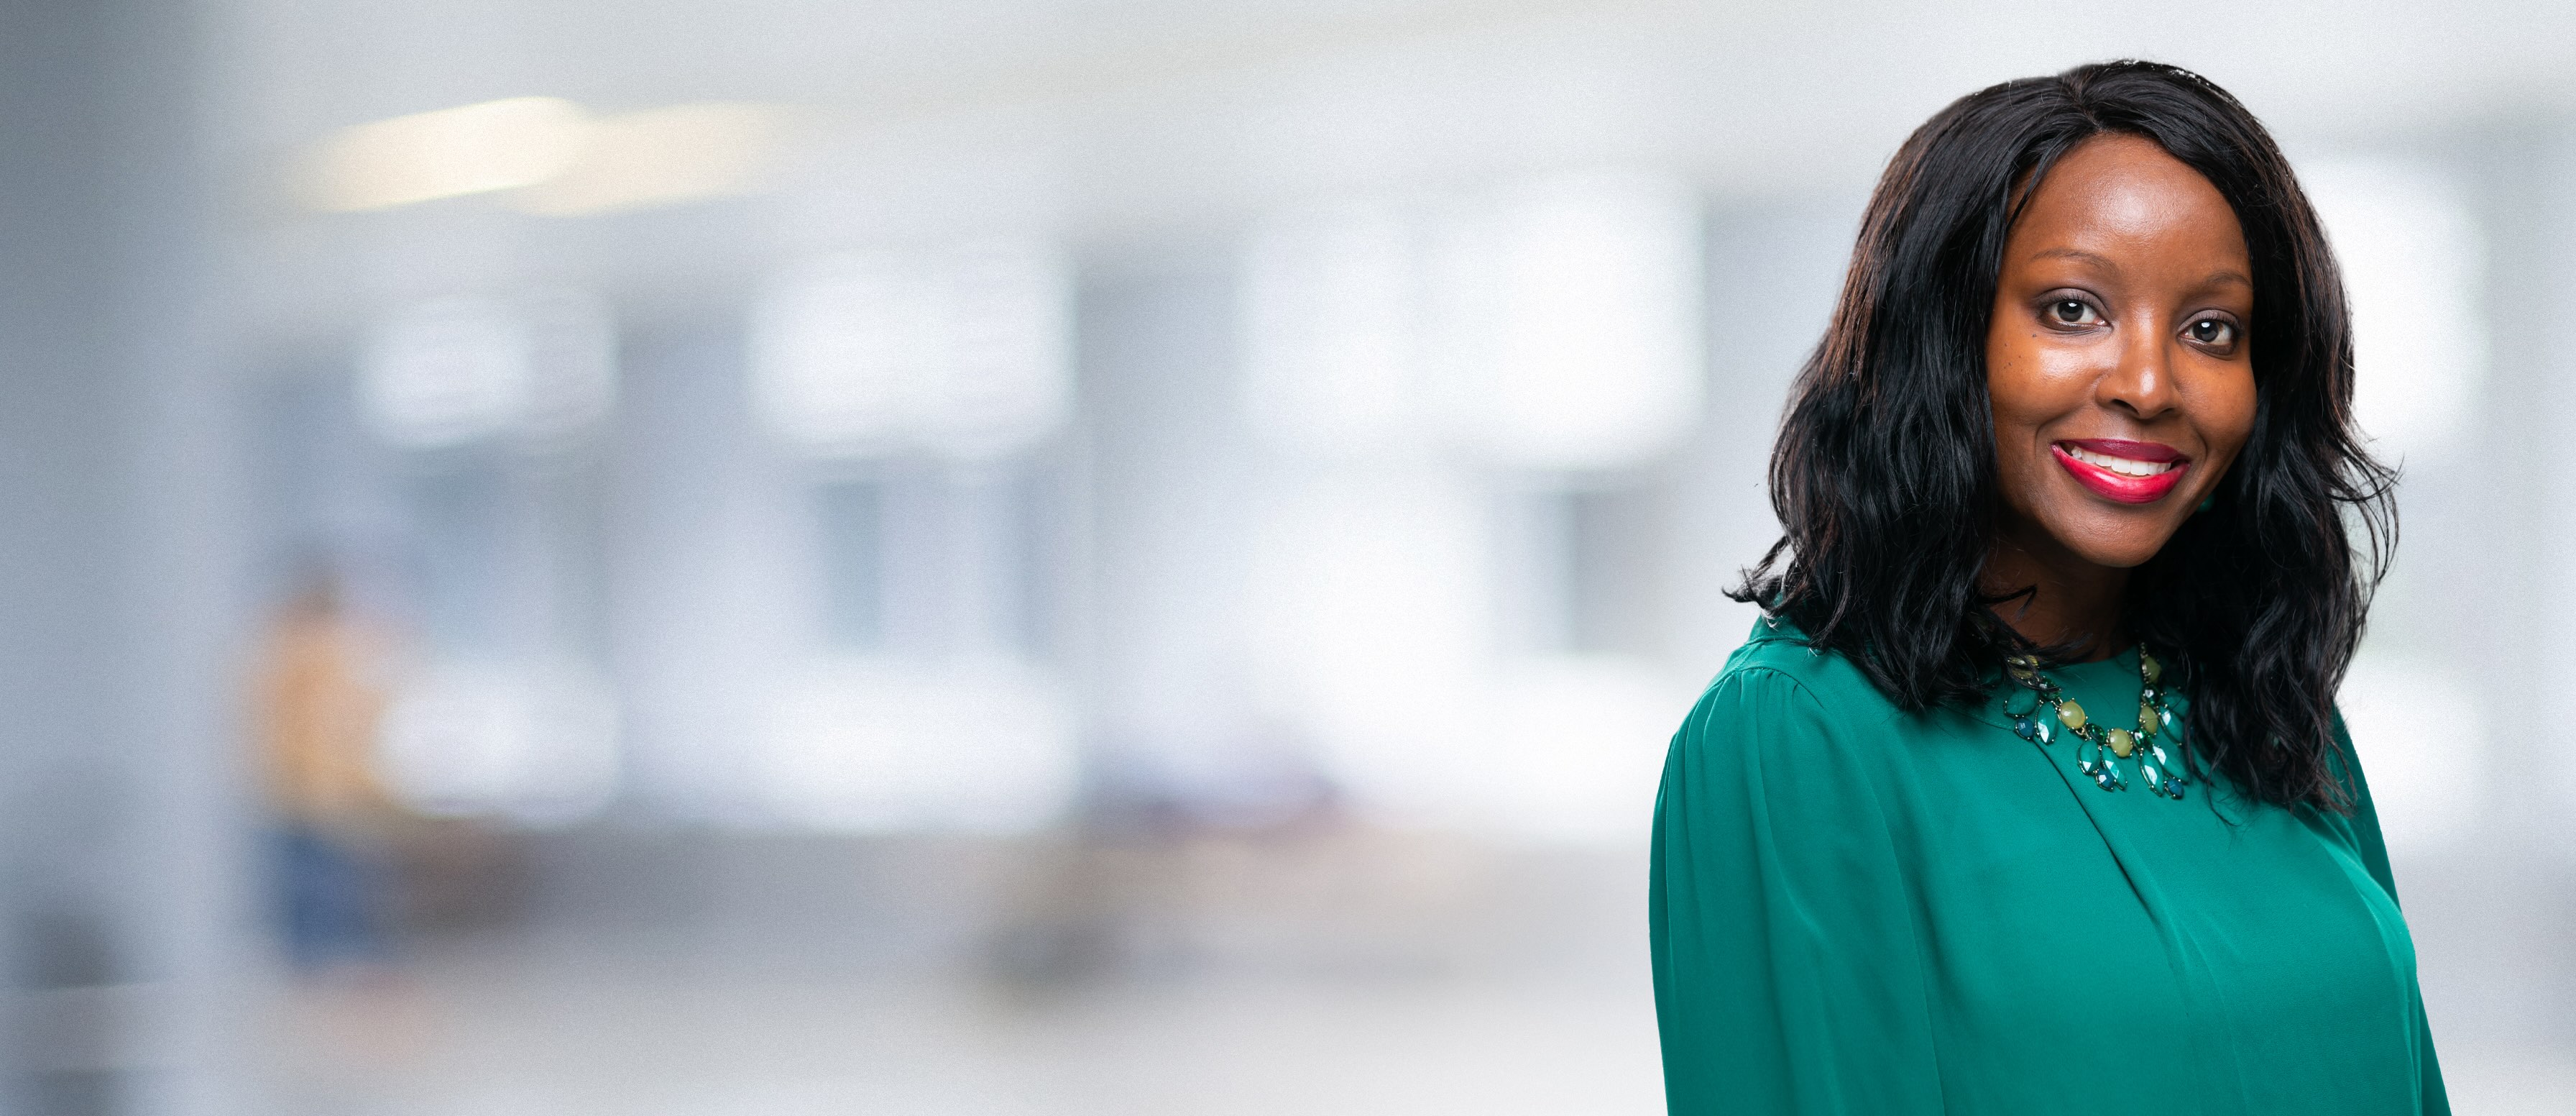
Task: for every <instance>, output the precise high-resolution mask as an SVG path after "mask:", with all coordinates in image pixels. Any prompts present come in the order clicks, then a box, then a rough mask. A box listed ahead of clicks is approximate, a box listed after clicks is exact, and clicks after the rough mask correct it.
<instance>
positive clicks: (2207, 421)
mask: <svg viewBox="0 0 2576 1116" xmlns="http://www.w3.org/2000/svg"><path fill="white" fill-rule="evenodd" d="M2206 399H2207V402H2206V403H2205V404H2204V405H2203V406H2202V407H2200V408H2199V410H2200V412H2201V413H2200V414H2199V415H2198V416H2197V425H2198V426H2199V427H2200V430H2201V437H2202V438H2203V439H2204V440H2206V441H2207V442H2208V443H2209V448H2210V449H2211V450H2213V451H2215V453H2216V456H2218V457H2219V458H2221V459H2223V460H2226V461H2230V462H2232V461H2234V460H2236V454H2237V453H2238V451H2240V450H2243V449H2244V448H2245V440H2246V439H2247V438H2250V437H2252V436H2253V434H2254V410H2255V406H2256V401H2257V396H2256V394H2255V390H2254V376H2253V374H2252V373H2251V372H2247V373H2243V374H2240V375H2237V376H2231V377H2229V378H2227V379H2226V380H2224V381H2221V382H2220V383H2218V384H2216V385H2213V390H2212V391H2210V392H2209V393H2208V394H2207V396H2206Z"/></svg>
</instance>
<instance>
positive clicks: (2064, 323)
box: [1986, 135, 2254, 569]
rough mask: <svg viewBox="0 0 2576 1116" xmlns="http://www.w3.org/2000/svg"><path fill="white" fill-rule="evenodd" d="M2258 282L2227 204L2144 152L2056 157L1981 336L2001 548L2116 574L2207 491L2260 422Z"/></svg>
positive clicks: (2018, 234)
mask: <svg viewBox="0 0 2576 1116" xmlns="http://www.w3.org/2000/svg"><path fill="white" fill-rule="evenodd" d="M2253 274H2254V272H2253V268H2252V266H2251V264H2250V263H2249V262H2248V261H2247V259H2246V252H2245V235H2244V233H2243V232H2242V231H2241V230H2240V229H2239V228H2238V227H2237V224H2236V214H2235V211H2234V210H2232V209H2230V208H2229V207H2228V204H2227V199H2226V198H2224V197H2221V196H2220V195H2219V193H2218V189H2217V188H2216V187H2214V186H2211V185H2210V184H2209V180H2207V179H2205V178H2202V177H2201V176H2200V173H2199V172H2198V171H2194V170H2192V169H2191V168H2190V167H2187V166H2185V165H2183V164H2182V163H2181V162H2180V161H2178V160H2176V159H2175V158H2174V157H2173V156H2171V155H2168V154H2166V153H2165V151H2164V149H2163V148H2161V147H2158V146H2156V145H2155V143H2154V142H2152V141H2150V140H2146V139H2142V138H2139V137H2135V136H2126V135H2106V136H2101V137H2098V138H2095V139H2092V140H2088V141H2086V142H2084V143H2083V144H2081V145H2079V146H2078V147H2076V148H2075V149H2074V150H2073V151H2070V152H2068V153H2067V154H2066V155H2065V156H2064V157H2062V158H2060V159H2059V160H2058V162H2057V165H2056V166H2055V167H2054V168H2052V169H2051V170H2050V171H2049V173H2048V176H2047V177H2046V178H2045V179H2042V180H2041V182H2040V186H2039V191H2038V193H2037V194H2036V195H2035V196H2033V197H2032V198H2031V199H2030V200H2029V204H2028V205H2027V206H2026V207H2025V208H2024V209H2023V211H2022V214H2021V217H2020V219H2019V220H2018V221H2017V222H2016V223H2015V224H2014V225H2013V228H2012V232H2011V234H2010V235H2009V236H2008V237H2007V238H2006V241H2005V244H2004V260H2003V272H2002V275H2001V276H2000V279H1999V281H1998V283H1997V284H1996V287H1995V308H1994V319H1993V324H1992V325H1991V326H1989V327H1988V329H1987V331H1986V386H1987V389H1988V391H1989V393H1990V394H1991V396H1992V399H1993V402H1994V419H1995V460H1996V465H1997V467H1998V469H1999V471H2000V476H2001V480H2002V485H2003V498H2004V506H2005V511H2006V516H2005V524H2004V530H2005V534H2006V541H2007V543H2009V544H2011V545H2017V546H2019V547H2021V548H2022V549H2024V550H2026V551H2029V552H2032V554H2033V556H2034V557H2038V556H2041V555H2042V554H2048V555H2054V556H2060V557H2063V556H2072V557H2075V558H2079V559H2082V560H2084V561H2086V562H2090V563H2093V564H2095V565H2099V566H2110V567H2117V568H2124V569H2125V568H2128V567H2131V566H2136V565H2139V564H2140V563H2143V562H2145V561H2146V560H2147V559H2149V558H2152V557H2154V556H2155V554H2156V551H2158V550H2160V549H2163V547H2164V545H2165V540H2166V539H2169V538H2172V537H2173V533H2174V531H2175V530H2176V529H2177V528H2179V527H2181V526H2182V522H2183V520H2184V519H2186V518H2188V517H2190V515H2191V514H2192V511H2193V509H2194V508H2195V507H2197V506H2198V505H2199V504H2200V501H2201V500H2202V499H2203V498H2204V497H2206V496H2208V495H2209V494H2210V493H2212V492H2214V491H2216V490H2217V488H2218V482H2219V479H2220V478H2221V477H2223V476H2225V475H2226V474H2227V467H2228V466H2229V465H2230V464H2231V463H2233V462H2234V461H2235V460H2236V454H2237V451H2238V450H2240V449H2243V448H2244V446H2245V438H2246V436H2247V434H2248V433H2250V432H2251V431H2252V430H2253V427H2254V365H2253V362H2252V359H2251V355H2250V354H2251V352H2252V347H2251V346H2250V345H2249V344H2248V338H2247V332H2248V331H2249V330H2250V329H2252V328H2253V325H2254V321H2253V312H2254V283H2253Z"/></svg>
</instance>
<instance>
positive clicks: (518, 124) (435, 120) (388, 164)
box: [299, 97, 590, 213]
mask: <svg viewBox="0 0 2576 1116" xmlns="http://www.w3.org/2000/svg"><path fill="white" fill-rule="evenodd" d="M589 138H590V121H589V118H588V116H587V115H586V114H585V113H583V112H582V109H581V106H579V105H576V104H574V103H572V102H570V101H567V100H564V99H562V98H560V97H512V98H509V99H507V100H500V101H485V102H483V103H481V104H474V105H464V106H460V107H457V108H451V109H440V110H438V111H436V112H424V113H417V114H414V115H411V116H397V117H395V118H393V119H391V120H380V121H377V122H375V123H373V124H361V125H359V126H357V127H354V128H349V129H346V130H343V131H341V132H340V133H338V134H337V135H334V136H332V137H331V138H330V139H328V140H326V141H324V142H323V143H322V144H321V145H320V146H318V147H317V148H316V149H315V150H314V152H313V153H312V156H311V158H310V160H309V161H308V163H307V165H306V166H305V167H304V168H303V174H302V175H301V176H300V178H301V182H300V183H299V186H300V190H299V193H301V194H302V195H303V199H304V201H305V203H306V204H307V205H309V206H311V207H312V208H314V209H319V210H323V211H326V212H333V213H355V212H363V211H366V210H375V209H391V208H393V207H395V206H401V205H411V204H413V203H416V202H425V201H435V200H437V199H440V198H454V197H463V196H465V195H468V194H486V193H491V192H493V191H496V190H513V189H517V188H520V187H523V186H532V185H535V184H537V183H539V182H544V181H547V180H549V179H552V178H554V177H555V176H557V175H560V174H562V173H564V171H565V170H566V169H567V168H569V167H571V166H572V165H573V162H574V161H575V160H577V159H579V158H580V157H581V155H582V151H583V148H584V146H585V145H586V144H587V143H588V141H589Z"/></svg>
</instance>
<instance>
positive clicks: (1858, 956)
mask: <svg viewBox="0 0 2576 1116" xmlns="http://www.w3.org/2000/svg"><path fill="white" fill-rule="evenodd" d="M2047 673H2048V675H2049V677H2050V678H2051V679H2053V680H2055V681H2056V682H2057V683H2058V684H2059V685H2060V686H2062V687H2064V688H2065V690H2066V691H2067V694H2068V696H2069V697H2072V698H2074V699H2075V700H2077V701H2079V702H2081V703H2082V704H2083V705H2084V707H2085V708H2086V709H2089V710H2130V709H2135V708H2137V705H2138V701H2137V697H2138V686H2139V683H2138V661H2137V655H2136V652H2135V651H2131V652H2129V653H2127V654H2124V655H2120V656H2116V657H2114V658H2111V659H2107V660H2104V661H2101V662H2095V663H2083V664H2078V665H2075V666H2071V667H2061V668H2052V669H2051V670H2049V671H2048V672H2047ZM2003 690H2004V688H2003V687H1997V692H1996V694H1995V697H1994V698H1993V699H1992V700H1990V701H1989V702H1988V704H1987V705H1986V706H1985V707H1984V708H1982V709H1978V710H1965V709H1947V710H1935V711H1931V712H1926V713H1918V714H1908V713H1904V712H1901V711H1899V710H1898V709H1897V708H1896V706H1895V705H1894V704H1893V703H1891V702H1889V701H1888V700H1887V699H1886V698H1884V697H1882V696H1880V694H1879V693H1878V691H1877V689H1876V688H1874V687H1873V686H1871V685H1870V683H1869V680H1868V679H1867V678H1866V677H1865V676H1863V675H1862V674H1861V672H1860V671H1859V669H1858V668H1856V667H1854V666H1853V665H1852V664H1851V663H1850V662H1849V661H1848V660H1846V659H1844V658H1843V657H1842V656H1840V655H1836V654H1825V653H1819V652H1817V651H1814V650H1812V649H1810V648H1808V647H1806V646H1805V645H1804V644H1803V643H1801V642H1800V641H1799V637H1798V633H1797V632H1796V630H1795V629H1794V628H1793V627H1791V626H1790V625H1789V624H1788V623H1787V622H1786V621H1782V622H1779V623H1778V624H1777V625H1776V626H1775V625H1774V624H1773V623H1772V622H1770V621H1767V620H1766V621H1763V622H1761V623H1757V624H1756V625H1755V626H1754V631H1753V636H1752V638H1751V639H1750V640H1749V641H1748V642H1746V643H1745V645H1744V646H1743V647H1742V648H1740V649H1738V650H1737V651H1736V652H1735V654H1734V656H1733V657H1732V658H1730V659H1729V660H1728V661H1727V664H1726V669H1725V670H1724V671H1723V672H1721V673H1720V674H1719V675H1718V676H1717V680H1716V681H1715V682H1714V683H1712V684H1711V685H1710V686H1709V688H1708V691H1707V693H1706V694H1705V695H1704V696H1703V697H1702V698H1701V699H1700V702H1699V705H1698V707H1697V708H1695V709H1693V710H1692V711H1691V715H1690V719H1689V721H1688V722H1686V723H1684V724H1683V726H1682V729H1681V731H1680V732H1679V733H1678V734H1677V735H1675V736H1674V738H1673V744H1672V751H1671V755H1670V757H1669V759H1668V760H1667V761H1666V764H1665V767H1664V783H1663V792H1662V795H1661V796H1660V798H1659V799H1658V801H1657V803H1656V807H1655V837H1654V868H1653V894H1652V898H1651V900H1650V912H1651V918H1652V921H1653V947H1654V964H1655V1007H1656V1014H1657V1017H1658V1020H1659V1022H1660V1024H1661V1027H1662V1032H1663V1053H1664V1082H1665V1092H1666V1096H1667V1098H1668V1100H1669V1103H1670V1106H1671V1111H1672V1112H1674V1113H1676V1114H1685V1113H1687V1114H1699V1113H1801V1114H1806V1113H1850V1114H1854V1116H1914V1114H1918V1113H1935V1112H1958V1113H1975V1114H1979V1116H2014V1114H2022V1113H2030V1114H2040V1113H2047V1114H2052V1116H2053V1114H2062V1113H2086V1114H2095V1116H2100V1114H2112V1113H2142V1114H2143V1113H2155V1114H2159V1116H2167V1114H2177V1113H2195V1114H2202V1116H2239V1114H2242V1116H2257V1114H2259V1116H2281V1114H2289V1113H2321V1114H2322V1113H2334V1114H2336V1116H2366V1114H2376V1113H2448V1112H2449V1111H2450V1105H2449V1103H2448V1101H2446V1100H2445V1099H2444V1096H2443V1092H2442V1076H2441V1070H2440V1069H2439V1068H2438V1067H2437V1066H2436V1064H2435V1062H2434V1059H2433V1040H2432V1036H2431V1033H2430V1032H2429V1031H2428V1030H2427V1029H2426V1026H2425V1022H2424V1007H2423V1000H2422V997H2421V996H2420V995H2419V993H2418V992H2417V990H2416V984H2415V951H2414V946H2413V944H2412V943H2411V942H2410V940H2409V939H2408V937H2407V933H2406V923H2405V920H2404V918H2403V917H2401V916H2400V915H2399V913H2398V910H2397V890H2396V886H2395V884H2394V883H2393V882H2392V881H2391V879H2390V877H2389V872H2388V856H2387V853H2386V851H2385V849H2384V847H2383V846H2382V845H2381V843H2380V837H2379V821H2378V816H2377V815H2376V814H2375V813H2373V812H2372V808H2371V803H2370V792H2369V789H2368V787H2367V786H2366V785H2364V784H2361V782H2360V768H2359V765H2358V764H2357V763H2355V764H2352V765H2351V770H2352V772H2353V779H2354V785H2355V787H2356V789H2358V790H2359V791H2360V793H2359V795H2358V796H2357V798H2358V808H2357V809H2355V810H2354V811H2353V814H2352V816H2351V817H2348V818H2347V817H2340V816H2336V815H2333V814H2326V813H2320V812H2318V811H2314V810H2308V809H2295V810H2293V809H2283V808H2281V807H2277V806H2269V805H2264V804H2261V803H2255V802H2251V801H2249V800H2247V799H2245V798H2243V797H2241V796H2238V795H2235V794H2232V793H2227V792H2225V791H2222V792H2221V793H2219V794H2218V795H2217V796H2216V800H2215V803H2213V801H2212V798H2211V796H2210V791H2211V789H2212V786H2213V784H2212V783H2211V782H2210V781H2209V780H2207V779H2204V780H2202V781H2199V782H2196V783H2194V784H2193V785H2192V786H2191V787H2190V788H2189V790H2188V792H2187V793H2188V797H2187V798H2185V799H2183V800H2182V801H2179V802H2177V801H2171V800H2167V799H2163V798H2159V797H2156V796H2155V795H2153V794H2150V793H2148V792H2147V791H2146V790H2144V789H2143V788H2140V787H2137V786H2135V780H2134V778H2133V779H2132V780H2131V781H2132V788H2131V789H2128V790H2119V791H2104V790H2102V789H2101V788H2099V787H2096V786H2094V785H2093V784H2092V782H2090V781H2089V780H2087V779H2086V778H2085V777H2084V776H2083V775H2082V774H2080V773H2079V772H2078V771H2077V770H2076V768H2075V758H2074V753H2073V749H2072V747H2071V745H2070V744H2069V743H2068V741H2067V738H2065V737H2064V736H2060V737H2059V738H2058V739H2057V741H2056V743H2054V744H2049V745H2040V744H2035V743H2030V742H2027V741H2024V740H2022V739H2020V738H2019V737H2016V736H2014V735H2013V733H2012V731H2011V729H2010V728H2009V725H2010V724H2011V722H2010V720H2009V719H2008V718H2007V717H2005V716H2004V714H2003V712H2002V706H2003V700H2004V696H2005V695H2004V693H2003ZM2172 704H2173V708H2174V712H2175V714H2176V715H2177V718H2178V720H2177V722H2176V724H2177V728H2176V731H2175V735H2174V736H2172V737H2168V738H2167V739H2168V740H2175V739H2179V740H2180V741H2182V742H2184V743H2186V744H2187V743H2188V742H2189V740H2190V728H2189V724H2188V720H2189V718H2188V716H2187V715H2186V713H2187V708H2188V707H2187V704H2186V695H2185V694H2184V693H2182V692H2181V691H2180V690H2179V689H2178V690H2177V691H2175V692H2174V695H2173V698H2172ZM2101 719H2102V720H2103V721H2105V723H2107V724H2110V725H2112V726H2113V727H2126V724H2127V723H2126V722H2125V721H2123V720H2121V719H2120V718H2119V717H2117V716H2106V717H2103V718H2101ZM2336 736H2337V740H2338V742H2339V743H2341V744H2343V746H2344V747H2345V748H2346V753H2345V755H2346V757H2347V758H2348V759H2349V758H2350V756H2351V753H2350V751H2349V749H2350V743H2349V742H2348V741H2346V740H2344V738H2343V731H2342V727H2341V724H2340V722H2339V721H2338V724H2337V727H2336ZM2213 804H2214V805H2215V806H2216V807H2217V809H2214V810H2213V809H2212V806H2213Z"/></svg>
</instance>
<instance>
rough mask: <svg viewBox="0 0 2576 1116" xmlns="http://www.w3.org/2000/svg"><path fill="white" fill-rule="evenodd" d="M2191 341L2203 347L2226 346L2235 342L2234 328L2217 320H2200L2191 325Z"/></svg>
mask: <svg viewBox="0 0 2576 1116" xmlns="http://www.w3.org/2000/svg"><path fill="white" fill-rule="evenodd" d="M2189 332H2190V334H2191V339H2192V340H2194V341H2198V342H2200V343H2201V344H2203V345H2222V346H2223V345H2228V344H2231V343H2233V342H2234V341H2235V340H2236V327H2235V326H2233V325H2230V324H2228V323H2226V322H2223V321H2220V320H2219V319H2217V318H2202V319H2201V320H2199V321H2196V322H2193V323H2191V326H2190V327H2189Z"/></svg>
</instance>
